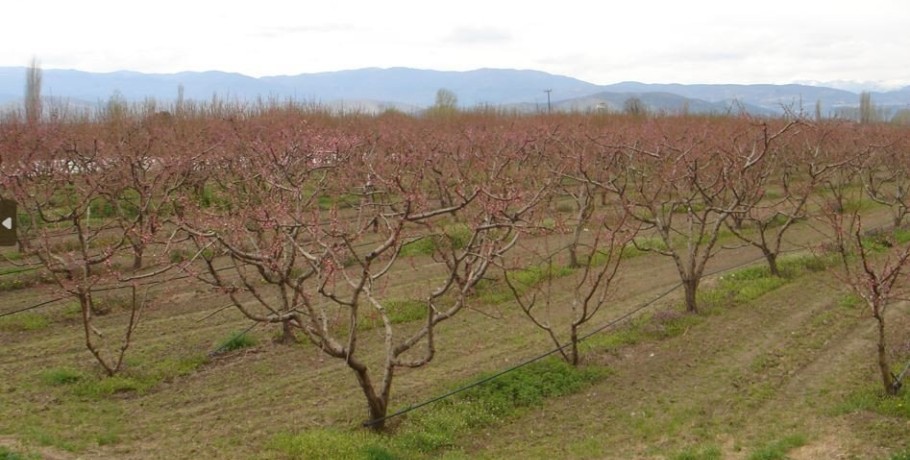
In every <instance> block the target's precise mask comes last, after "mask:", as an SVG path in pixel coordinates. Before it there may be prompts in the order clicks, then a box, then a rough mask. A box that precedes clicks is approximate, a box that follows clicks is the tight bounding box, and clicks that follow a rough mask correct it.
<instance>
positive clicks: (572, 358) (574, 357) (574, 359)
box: [569, 324, 578, 366]
mask: <svg viewBox="0 0 910 460" xmlns="http://www.w3.org/2000/svg"><path fill="white" fill-rule="evenodd" d="M571 341H572V345H571V353H570V354H569V364H571V365H573V366H578V328H577V327H575V325H574V324H573V325H572V337H571Z"/></svg>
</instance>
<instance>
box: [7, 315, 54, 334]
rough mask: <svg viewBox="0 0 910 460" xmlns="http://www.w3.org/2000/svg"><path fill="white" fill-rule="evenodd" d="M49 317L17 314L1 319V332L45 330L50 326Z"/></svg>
mask: <svg viewBox="0 0 910 460" xmlns="http://www.w3.org/2000/svg"><path fill="white" fill-rule="evenodd" d="M50 323H51V322H50V320H49V319H48V318H47V316H44V315H42V314H40V313H31V312H24V313H17V314H15V315H9V316H5V317H3V318H0V331H9V332H28V331H37V330H39V329H44V328H46V327H48V326H49V325H50Z"/></svg>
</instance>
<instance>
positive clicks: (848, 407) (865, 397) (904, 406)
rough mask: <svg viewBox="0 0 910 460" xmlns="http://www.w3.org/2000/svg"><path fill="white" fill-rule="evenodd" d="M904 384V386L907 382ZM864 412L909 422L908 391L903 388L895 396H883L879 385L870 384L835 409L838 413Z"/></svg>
mask: <svg viewBox="0 0 910 460" xmlns="http://www.w3.org/2000/svg"><path fill="white" fill-rule="evenodd" d="M904 383H905V384H906V383H907V382H904ZM864 411H868V412H873V413H876V414H879V415H884V416H887V417H899V418H904V419H908V420H910V391H908V390H907V389H906V388H905V389H903V390H902V391H901V392H900V393H898V394H897V395H895V396H891V395H887V394H885V392H884V391H883V390H882V388H881V384H876V385H871V384H870V385H868V386H866V387H864V388H861V389H859V390H857V391H855V392H853V393H851V394H850V395H849V396H847V398H846V400H845V401H844V402H843V403H841V404H840V405H839V406H838V407H837V412H838V413H853V412H864Z"/></svg>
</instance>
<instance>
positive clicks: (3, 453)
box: [0, 446, 41, 460]
mask: <svg viewBox="0 0 910 460" xmlns="http://www.w3.org/2000/svg"><path fill="white" fill-rule="evenodd" d="M40 458H41V456H40V455H37V454H23V453H21V452H17V451H14V450H12V449H9V448H7V447H3V446H0V460H33V459H35V460H37V459H40Z"/></svg>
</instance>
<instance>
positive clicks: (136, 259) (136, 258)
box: [133, 246, 144, 270]
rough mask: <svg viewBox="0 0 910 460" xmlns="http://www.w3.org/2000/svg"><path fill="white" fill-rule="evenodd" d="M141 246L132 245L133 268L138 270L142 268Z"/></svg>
mask: <svg viewBox="0 0 910 460" xmlns="http://www.w3.org/2000/svg"><path fill="white" fill-rule="evenodd" d="M143 252H144V251H143V248H142V247H139V246H133V270H139V269H141V268H142V253H143Z"/></svg>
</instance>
